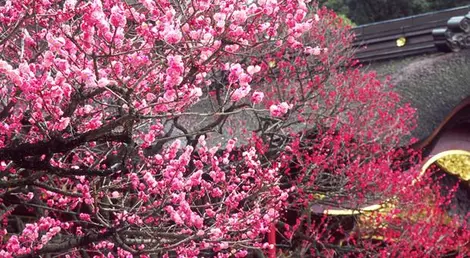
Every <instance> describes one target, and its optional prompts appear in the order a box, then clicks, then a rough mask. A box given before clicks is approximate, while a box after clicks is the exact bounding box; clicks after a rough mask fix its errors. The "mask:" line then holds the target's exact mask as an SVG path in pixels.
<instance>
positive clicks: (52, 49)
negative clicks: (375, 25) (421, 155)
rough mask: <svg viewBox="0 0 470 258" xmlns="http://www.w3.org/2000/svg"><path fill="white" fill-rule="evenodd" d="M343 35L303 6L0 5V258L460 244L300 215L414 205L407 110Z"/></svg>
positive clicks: (104, 0)
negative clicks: (366, 234) (378, 234)
mask: <svg viewBox="0 0 470 258" xmlns="http://www.w3.org/2000/svg"><path fill="white" fill-rule="evenodd" d="M350 39H351V36H350V35H349V33H348V31H347V29H345V28H343V26H342V25H341V20H339V19H338V18H337V17H336V16H335V14H334V13H331V12H329V11H327V10H325V9H317V8H316V6H315V5H314V4H312V3H308V2H306V1H302V0H295V1H291V0H287V1H278V0H257V1H238V0H237V1H232V0H161V1H151V0H138V1H137V0H127V1H124V0H65V1H63V0H60V1H59V0H42V1H36V0H24V1H10V0H2V1H0V49H1V51H0V72H1V73H0V85H1V87H0V188H1V189H0V207H1V212H0V216H1V222H2V224H1V230H0V254H1V256H2V257H39V256H43V255H57V256H67V257H91V256H97V257H104V256H106V257H134V256H140V257H150V256H151V255H156V256H167V257H169V256H180V257H195V256H213V255H218V256H219V257H245V256H247V255H250V254H253V253H256V252H258V253H259V255H261V253H263V252H267V251H268V250H273V248H274V246H273V244H274V243H267V241H266V239H265V237H266V234H267V233H268V232H272V233H274V232H273V230H276V229H277V230H276V231H277V234H278V244H279V247H278V248H277V249H278V250H279V249H282V246H285V245H286V244H287V245H288V247H287V249H289V250H290V251H292V252H298V254H302V255H310V256H321V255H324V256H332V255H334V254H337V253H338V252H343V251H344V252H346V251H345V250H349V251H347V252H351V253H352V254H354V253H356V254H357V251H358V250H361V252H364V253H366V252H371V253H374V254H379V253H381V252H382V254H386V253H387V252H388V253H393V254H403V252H405V253H406V252H415V253H416V254H423V253H426V252H429V250H430V246H431V245H424V244H423V243H427V241H428V239H434V240H435V241H434V242H429V243H432V247H433V249H432V251H433V252H436V253H438V252H441V251H442V252H444V251H447V249H446V248H447V247H449V246H451V247H450V248H454V247H460V246H461V243H462V242H461V241H459V239H457V238H454V239H452V241H451V240H449V239H448V238H447V236H446V237H444V238H442V239H441V238H440V237H437V238H436V237H435V235H432V234H431V233H429V234H428V235H424V234H422V235H419V238H418V239H417V241H416V242H413V241H410V239H412V238H413V237H417V235H416V232H419V230H422V229H423V228H425V229H427V230H428V231H429V230H432V229H436V228H437V227H438V226H437V224H438V223H437V224H436V222H429V223H428V224H426V223H425V222H423V223H421V224H422V225H424V224H426V226H423V227H418V226H414V225H411V226H410V223H408V224H406V223H404V222H403V223H404V224H403V225H404V226H403V228H405V230H402V231H401V233H400V232H399V233H398V234H397V232H395V231H394V233H393V236H388V235H387V234H389V233H386V232H385V233H383V234H384V237H388V238H390V239H391V238H393V239H394V241H389V242H387V244H386V245H384V244H383V243H382V244H381V245H380V246H378V245H375V244H374V242H373V241H372V240H370V239H365V238H362V237H356V236H354V234H352V233H351V234H346V233H347V232H346V230H345V228H344V227H342V226H341V225H340V226H338V227H336V226H334V225H333V224H334V223H333V222H334V221H332V219H331V218H327V217H323V216H318V215H315V212H314V211H313V210H312V207H315V205H319V204H334V205H339V206H341V205H342V204H344V203H351V202H352V201H354V205H356V206H357V207H358V206H360V205H362V204H366V203H369V202H371V201H375V200H386V199H387V198H392V197H393V198H398V199H400V198H401V199H400V200H403V202H404V203H405V204H406V203H407V202H405V200H409V201H408V203H410V205H416V206H415V207H418V206H417V205H419V204H420V203H423V200H422V198H421V197H422V196H423V195H422V194H423V193H424V192H423V191H424V190H420V189H419V188H416V187H415V188H413V189H414V190H412V191H408V190H404V189H411V188H410V187H408V188H407V187H406V186H409V185H410V183H411V181H412V180H413V178H414V177H415V176H416V172H409V171H408V172H404V171H403V169H402V166H400V164H401V163H400V162H399V161H397V160H398V157H403V155H402V154H403V150H402V149H397V148H396V147H397V146H398V145H399V144H402V139H403V137H404V136H407V135H408V134H409V132H410V130H411V129H412V127H413V110H412V109H411V108H410V107H408V106H406V105H405V106H399V104H398V103H399V97H398V96H397V95H396V94H395V93H393V91H391V89H390V88H389V87H388V84H387V83H383V82H381V81H379V80H378V79H376V77H375V75H374V74H373V73H363V72H361V71H359V70H358V69H356V68H353V67H351V65H352V64H354V63H353V62H351V55H352V51H351V50H350V48H349V42H350ZM220 135H223V136H224V137H228V138H230V139H228V140H224V138H222V137H221V136H220ZM405 154H406V153H405ZM405 156H406V155H405ZM403 159H406V158H403ZM421 188H423V189H425V187H421ZM437 199H439V198H437ZM441 199H442V198H441ZM436 203H438V202H434V203H433V205H432V207H434V208H429V207H430V206H429V205H427V206H425V207H426V209H427V210H435V209H439V207H440V205H437V204H436ZM423 207H424V206H423ZM393 212H395V213H393ZM390 214H398V213H397V211H396V210H395V209H392V211H391V213H390ZM400 214H403V212H402V213H400ZM384 218H385V219H387V221H389V222H390V223H391V222H393V221H395V220H396V219H397V216H385V217H384ZM377 220H379V219H377ZM399 221H402V220H399ZM397 223H398V222H397ZM400 223H401V222H400ZM340 224H341V223H340ZM398 224H399V223H398ZM421 224H420V225H421ZM450 224H451V223H447V224H443V225H441V226H439V227H441V228H439V230H441V231H442V232H449V233H448V234H454V235H455V234H457V233H453V232H454V231H452V230H454V229H455V228H454V227H453V226H451V225H450ZM270 225H276V226H275V227H270ZM439 225H440V224H439ZM415 228H416V229H415ZM444 228H447V231H445V230H444ZM354 232H356V233H357V232H358V230H356V229H355V231H354ZM337 233H341V234H343V235H344V237H343V238H344V239H345V241H347V244H346V245H347V246H345V244H344V243H340V241H339V240H341V239H339V238H334V235H335V234H337ZM390 234H392V233H390ZM346 235H347V236H346ZM356 235H357V234H356ZM454 235H452V236H454ZM460 235H463V234H460ZM460 235H459V236H460ZM455 236H456V235H455ZM451 242H452V244H451ZM345 243H346V242H345ZM404 243H407V245H406V247H407V248H403V247H404V246H405V245H404ZM399 248H403V250H404V251H403V252H402V253H400V251H399V250H400V249H399ZM255 251H256V252H255ZM281 252H282V250H281V251H279V253H281ZM284 253H286V254H287V251H286V252H284ZM152 257H153V256H152Z"/></svg>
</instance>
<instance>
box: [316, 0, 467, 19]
mask: <svg viewBox="0 0 470 258" xmlns="http://www.w3.org/2000/svg"><path fill="white" fill-rule="evenodd" d="M319 3H320V4H321V5H324V6H326V7H328V8H330V9H333V10H335V11H336V12H337V13H341V14H344V15H346V16H347V17H348V18H349V19H350V20H351V21H352V22H353V23H354V24H358V25H361V24H366V23H371V22H378V21H384V20H389V19H394V18H400V17H405V16H410V15H415V14H420V13H425V12H432V11H438V10H443V9H448V8H453V7H459V6H463V5H468V4H470V0H431V1H429V0H320V1H319Z"/></svg>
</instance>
